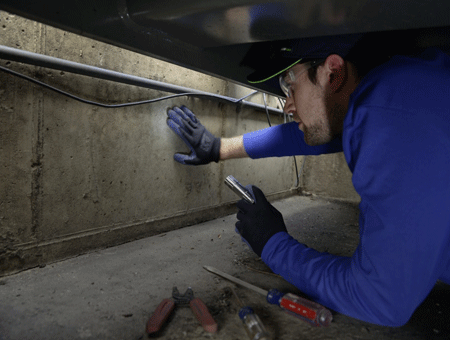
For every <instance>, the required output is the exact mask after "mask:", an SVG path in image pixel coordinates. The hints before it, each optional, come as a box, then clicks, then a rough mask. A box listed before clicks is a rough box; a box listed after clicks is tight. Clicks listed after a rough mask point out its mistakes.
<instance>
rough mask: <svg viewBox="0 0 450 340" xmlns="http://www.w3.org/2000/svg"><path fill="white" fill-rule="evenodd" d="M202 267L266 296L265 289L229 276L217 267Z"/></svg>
mask: <svg viewBox="0 0 450 340" xmlns="http://www.w3.org/2000/svg"><path fill="white" fill-rule="evenodd" d="M203 268H205V269H206V270H207V271H209V272H211V273H214V274H216V275H219V276H221V277H223V278H225V279H227V280H229V281H231V282H234V283H237V284H238V285H241V286H243V287H245V288H248V289H251V290H253V291H254V292H257V293H259V294H262V295H264V296H267V293H268V291H267V290H264V289H262V288H259V287H256V286H254V285H252V284H250V283H247V282H245V281H242V280H240V279H238V278H236V277H234V276H231V275H229V274H227V273H224V272H222V271H220V270H219V269H216V268H214V267H211V266H203Z"/></svg>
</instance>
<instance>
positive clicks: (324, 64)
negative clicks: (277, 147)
mask: <svg viewBox="0 0 450 340" xmlns="http://www.w3.org/2000/svg"><path fill="white" fill-rule="evenodd" d="M279 80H280V87H281V89H282V90H283V92H284V93H285V95H286V105H285V107H284V111H285V112H286V113H288V114H291V115H292V116H293V118H294V120H295V121H296V122H298V123H299V129H300V130H302V131H303V132H304V135H305V142H306V143H307V144H309V145H321V144H325V143H328V142H330V141H331V140H333V139H334V138H336V137H337V136H338V135H340V134H341V133H342V124H343V121H344V118H345V114H346V112H347V109H348V102H349V99H350V94H351V93H352V92H353V91H354V89H355V88H356V86H357V84H358V82H359V80H358V77H357V74H356V70H355V68H354V66H353V64H351V63H350V62H348V61H345V60H344V59H343V58H342V57H340V56H339V55H337V54H331V55H329V56H328V57H327V58H326V59H325V60H320V61H315V62H314V61H312V62H306V63H298V64H296V65H294V66H292V67H291V68H289V69H287V70H286V71H285V72H284V73H282V74H281V75H280V76H279Z"/></svg>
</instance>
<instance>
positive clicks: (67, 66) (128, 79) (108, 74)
mask: <svg viewBox="0 0 450 340" xmlns="http://www.w3.org/2000/svg"><path fill="white" fill-rule="evenodd" d="M0 58H1V59H5V60H10V61H16V62H21V63H25V64H29V65H35V66H41V67H46V68H50V69H54V70H60V71H65V72H70V73H75V74H81V75H84V76H89V77H94V78H99V79H104V80H109V81H114V82H117V83H122V84H128V85H134V86H139V87H144V88H149V89H153V90H159V91H165V92H170V93H176V94H180V95H182V94H189V95H193V96H199V97H209V98H211V99H215V100H218V101H222V102H227V103H235V104H239V103H242V104H243V105H246V106H248V107H251V108H254V109H256V110H260V111H266V112H267V110H268V111H270V112H271V113H273V114H276V115H283V111H282V110H279V109H275V108H273V107H267V106H264V105H260V104H257V103H252V102H248V101H244V100H243V99H244V98H246V97H243V98H241V99H236V98H231V97H226V96H222V95H218V94H213V93H209V92H204V91H199V90H195V89H192V88H188V87H183V86H178V85H172V84H167V83H163V82H160V81H156V80H152V79H147V78H143V77H138V76H133V75H129V74H125V73H121V72H116V71H112V70H107V69H104V68H100V67H95V66H89V65H84V64H80V63H76V62H73V61H68V60H64V59H60V58H55V57H49V56H46V55H42V54H38V53H33V52H28V51H23V50H19V49H16V48H11V47H7V46H0Z"/></svg>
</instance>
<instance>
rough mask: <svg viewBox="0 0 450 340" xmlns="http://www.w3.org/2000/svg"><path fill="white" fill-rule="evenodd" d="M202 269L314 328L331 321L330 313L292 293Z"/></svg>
mask: <svg viewBox="0 0 450 340" xmlns="http://www.w3.org/2000/svg"><path fill="white" fill-rule="evenodd" d="M203 268H205V269H206V270H207V271H209V272H211V273H214V274H216V275H219V276H221V277H223V278H225V279H227V280H229V281H231V282H234V283H237V284H238V285H241V286H243V287H246V288H249V289H251V290H253V291H255V292H257V293H259V294H262V295H264V296H266V300H267V302H269V303H271V304H274V305H278V306H280V307H281V308H282V309H283V310H284V311H286V312H288V313H289V314H292V315H294V316H296V317H297V318H300V319H302V320H304V321H307V322H309V323H310V324H312V325H314V326H318V327H326V326H328V325H329V324H330V322H331V320H332V319H333V316H332V315H331V312H330V311H329V310H328V309H326V308H325V307H324V306H322V305H320V304H318V303H316V302H313V301H310V300H307V299H305V298H302V297H300V296H297V295H295V294H292V293H287V294H283V293H281V292H280V291H279V290H277V289H271V290H269V291H267V290H264V289H261V288H259V287H256V286H254V285H252V284H250V283H247V282H245V281H242V280H240V279H238V278H236V277H234V276H231V275H229V274H227V273H224V272H221V271H220V270H218V269H216V268H213V267H210V266H203Z"/></svg>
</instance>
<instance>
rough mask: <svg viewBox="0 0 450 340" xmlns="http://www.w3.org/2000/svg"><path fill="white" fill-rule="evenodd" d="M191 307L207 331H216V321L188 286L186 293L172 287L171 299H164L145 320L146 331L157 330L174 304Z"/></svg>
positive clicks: (150, 332) (152, 331)
mask: <svg viewBox="0 0 450 340" xmlns="http://www.w3.org/2000/svg"><path fill="white" fill-rule="evenodd" d="M187 304H189V306H190V307H191V309H192V311H193V312H194V314H195V316H196V317H197V319H198V321H199V322H200V324H201V325H202V326H203V329H204V330H205V331H206V332H209V333H215V332H217V323H216V322H215V321H214V319H213V317H212V316H211V314H210V313H209V311H208V308H207V307H206V305H205V304H204V303H203V301H202V300H200V299H199V298H194V292H193V291H192V288H191V287H189V288H188V289H187V290H186V293H184V294H183V295H181V294H180V292H179V291H178V289H177V287H173V289H172V299H164V300H162V301H161V303H160V304H159V305H158V307H157V308H156V310H155V312H154V313H153V315H152V316H151V317H150V319H149V320H148V322H147V333H148V334H153V333H156V332H158V331H159V330H160V329H161V327H162V326H163V325H164V322H166V320H167V318H168V317H169V315H170V313H172V311H173V310H174V308H175V305H187Z"/></svg>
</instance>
